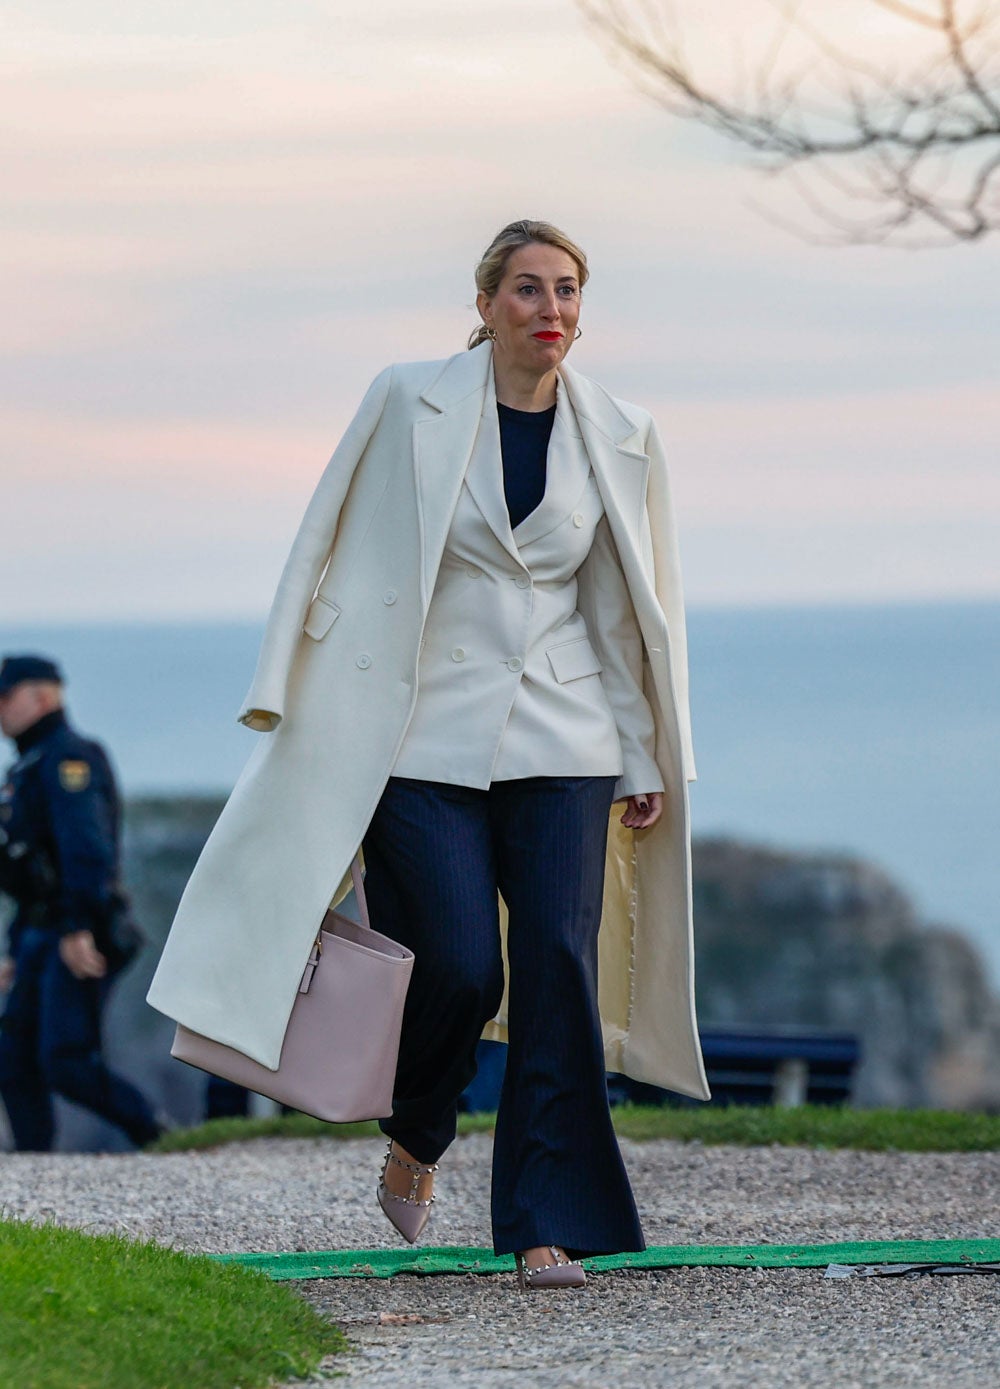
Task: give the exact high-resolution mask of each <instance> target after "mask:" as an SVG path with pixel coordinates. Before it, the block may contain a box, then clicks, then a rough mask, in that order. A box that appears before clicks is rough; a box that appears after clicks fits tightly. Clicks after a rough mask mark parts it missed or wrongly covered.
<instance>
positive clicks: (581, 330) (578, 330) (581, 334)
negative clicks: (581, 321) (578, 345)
mask: <svg viewBox="0 0 1000 1389" xmlns="http://www.w3.org/2000/svg"><path fill="white" fill-rule="evenodd" d="M582 337H583V329H582V328H577V330H576V337H575V338H574V339H573V341H574V342H576V339H577V338H582Z"/></svg>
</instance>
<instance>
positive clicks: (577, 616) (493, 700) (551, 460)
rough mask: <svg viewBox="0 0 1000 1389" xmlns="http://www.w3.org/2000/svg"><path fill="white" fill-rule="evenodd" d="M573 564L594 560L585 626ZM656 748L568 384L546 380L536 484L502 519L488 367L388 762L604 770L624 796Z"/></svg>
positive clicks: (650, 775)
mask: <svg viewBox="0 0 1000 1389" xmlns="http://www.w3.org/2000/svg"><path fill="white" fill-rule="evenodd" d="M599 528H600V530H601V543H600V544H599V545H597V546H596V548H595V537H596V535H597V532H598V529H599ZM581 565H588V566H589V567H590V568H593V569H596V570H597V571H598V572H596V573H595V574H594V575H593V578H592V580H591V581H592V583H593V584H595V585H597V586H599V587H600V588H601V590H602V595H603V603H604V606H603V609H602V627H601V630H600V631H599V632H597V633H594V634H593V635H592V634H590V633H589V632H588V630H587V624H586V622H585V620H584V618H583V616H582V614H581V613H580V612H579V611H578V607H577V598H578V583H577V577H576V576H577V571H578V570H579V569H580V567H581ZM616 603H617V610H615V608H614V604H616ZM654 745H655V736H654V729H653V715H652V712H651V710H650V708H649V705H648V704H647V702H646V699H645V696H644V695H643V692H642V637H641V635H640V633H639V627H638V623H637V622H636V617H635V612H634V610H633V608H632V603H631V600H630V598H629V595H628V587H627V585H626V583H625V579H624V576H623V574H622V572H621V566H620V564H619V563H618V558H617V552H616V551H615V549H614V541H613V540H611V538H610V534H609V532H608V527H607V522H606V520H605V519H604V503H603V502H602V500H601V493H600V489H599V487H598V485H597V480H596V479H595V477H594V475H593V471H592V469H591V466H590V458H589V456H588V454H587V450H586V448H585V447H584V443H583V438H582V436H581V434H580V430H579V426H578V425H577V422H576V416H575V415H574V413H573V407H572V404H571V403H570V400H569V397H568V396H567V394H566V388H565V386H564V385H562V384H561V383H560V384H559V385H558V386H557V393H556V416H555V420H554V422H553V427H552V436H551V438H550V440H549V447H548V456H547V465H546V480H545V494H544V496H543V498H542V500H541V502H540V503H539V505H538V507H537V508H536V509H535V510H534V511H533V512H532V513H531V514H530V515H529V516H527V517H525V518H524V520H523V521H521V522H520V524H519V525H518V526H516V527H515V528H514V529H513V530H512V529H511V525H510V517H509V515H508V511H507V504H506V500H505V498H504V492H503V467H502V462H501V454H500V428H499V421H498V418H497V403H496V390H495V385H494V380H493V370H492V365H491V368H490V372H489V376H488V378H487V382H486V391H485V394H484V399H483V411H482V415H481V417H480V422H479V428H478V431H477V433H476V441H475V444H474V446H473V450H472V457H471V458H470V460H469V466H468V469H467V470H466V474H465V479H464V482H463V484H462V489H461V491H460V493H459V497H458V503H457V505H456V507H455V512H454V515H453V517H452V522H451V528H450V530H449V532H448V538H447V540H446V542H445V547H444V554H443V556H442V559H441V567H440V568H439V570H438V575H437V581H436V583H435V586H434V592H433V595H432V597H431V603H430V608H429V610H428V613H427V621H426V623H425V625H424V635H423V640H422V642H421V652H420V661H419V664H418V667H417V701H416V707H415V708H414V711H413V716H412V718H411V720H410V723H409V726H408V728H407V731H406V736H405V738H404V739H403V745H402V748H401V749H400V752H399V756H398V757H397V760H396V763H395V766H394V767H393V774H394V775H396V776H405V777H418V778H424V779H426V780H429V781H447V782H451V783H453V784H455V785H459V786H476V787H480V788H485V787H487V786H489V785H490V783H491V781H508V780H511V779H514V778H517V777H530V776H560V777H573V776H579V777H583V776H614V777H616V778H618V781H617V785H616V790H615V794H616V796H617V797H621V796H626V795H630V794H632V793H634V792H640V791H661V790H662V789H663V785H662V781H661V778H660V772H659V768H658V767H657V765H656V762H655V761H654ZM626 754H627V757H626ZM626 769H627V770H626Z"/></svg>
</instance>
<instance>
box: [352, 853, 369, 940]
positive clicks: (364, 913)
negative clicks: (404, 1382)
mask: <svg viewBox="0 0 1000 1389" xmlns="http://www.w3.org/2000/svg"><path fill="white" fill-rule="evenodd" d="M351 882H352V883H353V884H354V896H355V897H356V898H357V902H358V913H359V914H360V916H361V924H362V926H364V927H366V928H367V929H368V930H369V931H370V930H371V928H372V923H371V919H370V917H369V915H368V898H367V897H366V896H365V880H364V878H363V876H362V873H361V859H360V858H359V856H358V855H357V854H355V855H354V857H353V858H352V859H351Z"/></svg>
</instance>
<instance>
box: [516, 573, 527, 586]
mask: <svg viewBox="0 0 1000 1389" xmlns="http://www.w3.org/2000/svg"><path fill="white" fill-rule="evenodd" d="M514 582H515V583H516V584H517V586H518V588H530V586H531V580H530V579H529V578H528V576H527V574H518V576H517V578H516V579H515V580H514Z"/></svg>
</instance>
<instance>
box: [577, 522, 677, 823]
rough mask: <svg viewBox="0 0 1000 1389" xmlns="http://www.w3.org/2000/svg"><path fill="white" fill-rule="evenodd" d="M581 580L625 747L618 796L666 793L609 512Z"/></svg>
mask: <svg viewBox="0 0 1000 1389" xmlns="http://www.w3.org/2000/svg"><path fill="white" fill-rule="evenodd" d="M577 584H578V588H579V596H578V602H579V606H580V611H581V613H582V614H583V616H584V619H585V621H586V623H587V630H588V633H589V635H590V640H591V644H592V645H593V647H594V649H595V651H596V652H597V654H598V656H599V658H600V661H601V665H602V667H603V669H602V671H601V684H602V685H603V686H604V692H605V694H606V695H607V697H608V703H609V704H610V705H611V711H612V713H613V714H614V716H615V724H616V726H617V729H618V738H619V741H620V743H621V747H622V775H621V777H620V779H619V781H618V783H617V785H616V786H615V800H622V799H623V798H624V797H626V796H638V795H641V794H642V793H643V792H646V791H662V790H663V776H662V773H661V772H660V769H659V767H658V766H657V765H656V728H655V725H654V723H653V713H652V710H651V709H650V707H649V703H648V702H647V700H646V696H645V695H644V694H643V689H642V633H641V632H640V631H639V623H638V620H637V618H636V615H635V608H634V607H633V606H632V599H631V597H630V596H629V591H628V584H627V582H626V580H625V575H624V573H623V572H622V566H621V560H620V559H619V556H618V549H617V547H616V545H615V542H614V538H613V536H612V534H611V528H610V526H609V525H608V520H607V517H606V516H602V518H601V520H600V521H599V522H598V526H597V530H596V532H595V534H594V543H593V545H592V546H591V549H590V553H589V555H588V556H587V558H586V559H585V560H584V562H583V564H582V565H581V566H580V568H579V569H578V570H577Z"/></svg>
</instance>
